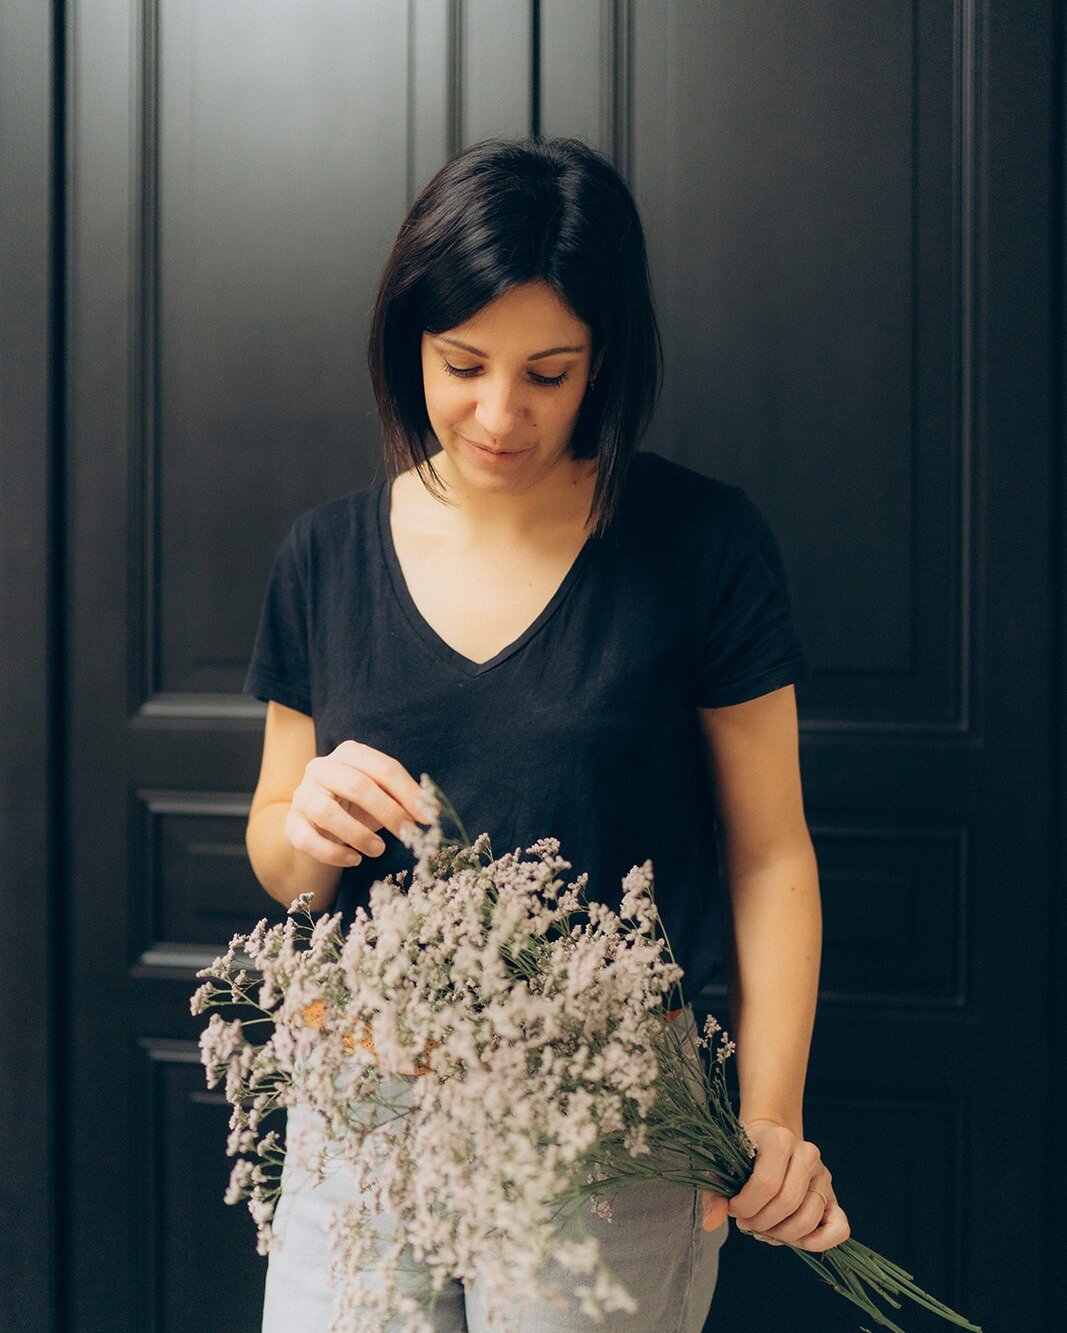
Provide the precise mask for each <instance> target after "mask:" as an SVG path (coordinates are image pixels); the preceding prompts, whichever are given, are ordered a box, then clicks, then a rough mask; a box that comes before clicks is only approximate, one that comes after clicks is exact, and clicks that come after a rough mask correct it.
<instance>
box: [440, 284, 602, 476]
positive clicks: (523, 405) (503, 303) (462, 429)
mask: <svg viewBox="0 0 1067 1333" xmlns="http://www.w3.org/2000/svg"><path fill="white" fill-rule="evenodd" d="M591 341H592V340H591V337H590V330H589V328H588V326H587V325H586V324H584V323H583V322H582V321H581V320H580V319H577V318H576V317H575V316H574V315H573V314H572V313H571V312H570V311H569V310H568V309H567V307H566V306H565V305H564V304H563V302H562V301H561V300H560V299H559V297H558V296H557V295H556V293H555V292H554V291H553V290H552V288H551V287H550V286H549V285H548V284H547V283H546V282H542V281H540V280H538V281H536V282H530V283H524V284H523V285H522V286H519V287H512V288H511V289H510V290H509V291H507V292H505V293H504V294H503V295H502V296H498V297H497V298H496V300H495V301H490V303H489V304H488V305H486V306H483V307H482V309H481V310H479V311H478V312H477V314H475V315H474V316H472V317H471V318H470V319H468V320H466V321H465V322H464V323H463V324H458V325H457V326H456V327H455V328H454V329H446V330H445V331H444V332H443V333H438V334H434V333H429V332H424V333H423V335H422V380H423V387H424V390H425V394H426V411H427V414H428V416H429V418H430V425H431V427H432V428H433V432H434V435H435V436H436V437H437V440H438V443H439V444H440V446H441V448H442V449H443V450H444V452H445V454H446V455H447V456H448V460H449V464H450V466H451V468H452V469H454V470H455V472H456V473H457V474H458V475H459V476H460V477H462V479H463V481H464V483H466V484H468V485H471V486H477V487H479V488H482V489H488V490H499V491H510V490H526V489H527V487H529V486H530V485H532V484H533V483H534V482H536V481H538V480H540V479H541V478H542V477H544V476H545V475H546V474H547V473H549V472H550V471H552V470H553V469H554V468H556V467H558V466H560V465H561V464H563V465H565V464H566V462H567V460H569V459H570V457H571V453H570V438H571V433H572V431H573V429H574V423H575V421H576V419H577V417H578V411H579V409H580V408H581V405H582V398H583V396H584V394H585V391H586V384H587V381H588V379H589V375H590V353H591ZM461 344H463V345H462V346H461ZM546 353H547V355H546ZM479 446H484V447H481V448H480V447H479Z"/></svg>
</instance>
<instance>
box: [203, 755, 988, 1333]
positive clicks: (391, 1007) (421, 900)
mask: <svg viewBox="0 0 1067 1333" xmlns="http://www.w3.org/2000/svg"><path fill="white" fill-rule="evenodd" d="M422 786H423V790H424V791H425V792H426V794H427V796H428V797H429V798H430V799H431V803H432V805H433V807H434V808H436V809H437V810H438V817H437V818H436V819H435V820H434V822H433V823H432V824H431V826H430V827H429V828H427V829H425V830H420V829H417V828H415V829H412V830H411V832H410V834H409V835H408V836H407V838H406V842H407V845H408V846H409V847H411V849H412V850H413V852H414V854H415V856H416V864H415V866H414V869H413V871H412V872H411V880H410V883H407V884H405V883H404V880H405V878H406V875H407V872H401V873H400V874H398V875H396V876H390V877H387V878H386V879H384V880H379V881H378V882H376V883H375V884H374V885H373V886H372V888H371V891H370V911H369V913H368V912H367V911H365V910H364V909H363V908H357V910H356V914H355V921H354V922H353V923H352V925H351V926H350V927H349V929H348V931H347V933H345V932H343V931H342V928H341V924H340V921H341V917H340V914H339V913H337V914H325V915H323V916H320V917H319V919H318V920H317V921H316V920H314V919H313V918H312V916H311V914H310V913H309V911H308V904H309V902H310V898H311V895H310V894H302V895H300V896H299V897H298V898H296V899H295V900H294V902H293V903H292V905H291V906H290V908H289V913H288V918H287V920H286V921H285V922H284V923H282V924H279V925H274V926H270V925H269V923H268V922H267V921H265V920H263V921H260V922H259V923H258V924H257V925H256V926H255V927H254V929H253V930H252V931H251V932H250V933H249V934H247V935H235V936H234V937H233V939H232V940H231V941H230V946H229V949H228V950H227V952H226V954H225V955H223V956H221V957H219V958H217V959H216V960H215V962H214V963H213V964H212V965H211V966H210V967H208V968H205V969H203V970H202V971H201V972H200V973H198V977H202V978H206V980H205V981H204V983H203V984H202V985H201V986H200V987H199V988H198V990H197V991H196V992H195V994H194V995H193V997H192V1000H191V1002H190V1008H191V1010H192V1012H193V1013H194V1014H198V1013H202V1012H204V1011H205V1010H207V1009H209V1008H212V1007H222V1006H232V1005H237V1006H243V1007H247V1008H250V1009H251V1010H253V1011H255V1017H250V1018H246V1019H244V1020H241V1019H234V1020H232V1021H229V1022H227V1021H225V1020H224V1019H223V1018H222V1016H221V1015H220V1014H219V1013H213V1014H212V1015H211V1018H210V1020H209V1022H208V1024H207V1027H206V1028H205V1030H204V1031H203V1032H202V1034H201V1038H200V1048H201V1058H202V1061H203V1064H204V1066H205V1068H206V1071H207V1082H208V1086H209V1087H214V1086H215V1085H216V1084H217V1083H219V1082H220V1081H221V1080H222V1079H225V1089H226V1097H227V1100H228V1101H229V1102H230V1103H231V1104H232V1106H233V1111H232V1115H231V1118H230V1128H231V1134H230V1137H229V1141H228V1143H227V1153H228V1154H229V1155H231V1156H237V1155H238V1154H254V1155H255V1159H258V1160H255V1159H254V1158H253V1157H249V1156H239V1157H238V1160H237V1162H236V1163H235V1165H234V1167H233V1170H232V1173H231V1177H230V1183H229V1188H228V1190H227V1192H226V1196H225V1198H226V1202H228V1203H236V1202H238V1201H239V1200H240V1199H241V1198H247V1199H248V1206H249V1210H250V1212H251V1214H252V1217H253V1219H254V1221H255V1223H256V1226H257V1250H258V1252H259V1253H260V1254H266V1253H268V1252H269V1251H270V1250H271V1249H272V1248H274V1247H275V1246H277V1245H278V1244H280V1243H281V1238H280V1237H279V1236H278V1235H276V1234H275V1233H274V1232H273V1230H272V1225H271V1223H272V1219H273V1216H274V1210H275V1204H276V1202H277V1197H278V1194H279V1192H280V1180H281V1170H282V1165H283V1162H284V1159H285V1153H286V1151H287V1150H289V1151H295V1149H296V1146H297V1145H296V1144H295V1143H294V1142H292V1141H290V1142H289V1143H288V1144H283V1142H282V1140H281V1138H280V1136H279V1135H278V1132H277V1131H276V1130H274V1129H270V1130H267V1131H266V1132H264V1130H263V1128H262V1126H263V1124H264V1122H265V1121H266V1120H267V1119H268V1118H269V1116H270V1115H271V1114H273V1113H274V1112H276V1111H278V1110H280V1109H281V1108H283V1107H286V1108H288V1107H293V1106H296V1105H298V1104H299V1105H302V1106H303V1107H305V1108H312V1109H313V1111H314V1112H315V1113H317V1118H318V1123H319V1124H320V1125H321V1126H322V1134H321V1136H320V1137H319V1139H318V1140H317V1142H318V1145H319V1146H318V1148H317V1151H316V1155H315V1157H314V1159H313V1161H312V1162H311V1164H310V1165H311V1170H312V1175H313V1176H316V1175H317V1177H318V1178H319V1179H321V1178H322V1175H323V1172H324V1169H325V1164H326V1161H327V1158H330V1159H331V1160H332V1159H336V1158H340V1159H342V1160H343V1161H344V1163H345V1164H346V1167H347V1168H348V1170H350V1171H351V1173H352V1176H353V1189H352V1201H351V1202H350V1203H348V1204H346V1205H344V1206H343V1207H341V1208H340V1209H338V1210H336V1212H335V1213H334V1215H333V1217H332V1219H331V1223H330V1245H331V1252H332V1256H333V1257H332V1259H331V1263H330V1270H329V1281H330V1283H331V1284H332V1285H335V1286H337V1287H338V1288H339V1290H338V1293H337V1298H336V1300H335V1304H334V1318H333V1323H332V1324H331V1330H332V1333H340V1331H341V1330H346V1329H351V1328H355V1327H359V1328H361V1329H365V1330H373V1329H377V1328H384V1327H385V1326H386V1323H387V1321H388V1320H389V1319H395V1318H396V1316H397V1315H400V1316H402V1317H403V1318H404V1319H405V1321H406V1322H405V1327H406V1328H407V1329H409V1330H411V1331H412V1333H416V1331H417V1333H421V1330H428V1329H430V1328H431V1324H430V1322H429V1319H428V1316H429V1315H431V1314H432V1311H433V1307H434V1303H435V1301H436V1297H437V1294H438V1293H439V1292H440V1290H441V1289H442V1288H443V1286H444V1284H445V1282H446V1281H447V1280H449V1279H450V1278H462V1279H472V1278H473V1277H474V1276H475V1275H476V1274H480V1275H481V1277H482V1279H483V1283H484V1285H485V1291H486V1302H487V1308H488V1312H489V1315H490V1317H491V1318H492V1317H493V1314H494V1313H497V1314H503V1313H504V1311H505V1310H506V1309H507V1308H508V1307H509V1306H514V1305H515V1304H516V1303H518V1302H520V1301H525V1300H534V1299H539V1300H543V1301H546V1302H548V1303H550V1304H554V1305H557V1306H558V1305H560V1304H563V1303H564V1301H565V1298H564V1296H563V1294H562V1292H561V1291H560V1289H559V1288H558V1287H557V1286H556V1285H554V1284H553V1283H552V1282H550V1281H549V1280H548V1278H547V1276H546V1263H547V1261H548V1259H549V1257H553V1258H554V1259H555V1261H556V1263H557V1264H560V1265H562V1266H563V1267H564V1268H565V1269H567V1270H569V1271H571V1272H574V1273H577V1274H579V1275H582V1276H584V1277H585V1278H586V1280H584V1281H583V1282H582V1283H580V1284H579V1285H577V1286H576V1287H575V1295H576V1296H577V1298H578V1300H579V1301H580V1304H581V1307H582V1310H583V1311H584V1313H585V1314H586V1315H588V1316H589V1317H590V1318H591V1319H593V1320H594V1321H599V1320H600V1319H601V1318H602V1317H603V1314H604V1313H605V1312H608V1311H611V1310H628V1311H633V1310H634V1309H635V1308H636V1306H635V1302H634V1300H633V1298H632V1296H631V1295H630V1293H629V1292H628V1291H627V1290H626V1288H625V1286H624V1285H623V1283H622V1282H621V1281H620V1279H619V1277H618V1275H616V1274H614V1273H612V1272H610V1271H609V1270H608V1268H607V1267H606V1265H605V1264H604V1263H603V1261H602V1259H601V1257H600V1254H599V1248H598V1244H597V1241H596V1239H595V1238H594V1237H591V1236H589V1235H588V1234H587V1233H586V1232H585V1229H584V1227H583V1225H582V1214H583V1209H584V1208H588V1207H592V1208H593V1209H595V1210H596V1211H597V1212H598V1213H600V1214H601V1215H602V1216H605V1217H608V1218H610V1216H611V1198H612V1197H613V1196H614V1194H615V1193H616V1192H617V1191H618V1190H620V1189H623V1188H625V1187H626V1186H628V1185H632V1184H635V1183H637V1182H640V1181H642V1180H647V1179H649V1178H656V1179H660V1180H664V1179H666V1180H671V1181H675V1182H677V1183H679V1184H682V1185H688V1186H692V1187H696V1188H700V1189H704V1190H710V1191H712V1192H715V1193H718V1194H721V1195H724V1196H727V1197H731V1196H733V1195H734V1194H736V1193H737V1192H738V1191H739V1190H740V1188H741V1186H742V1185H743V1184H744V1182H745V1181H746V1180H747V1179H748V1176H749V1174H750V1173H751V1170H752V1164H753V1158H754V1156H755V1148H754V1146H753V1144H752V1142H751V1140H750V1139H749V1138H748V1136H747V1134H746V1133H745V1130H744V1128H743V1127H742V1125H741V1124H740V1122H739V1121H738V1120H737V1118H736V1116H735V1114H734V1111H733V1108H732V1106H731V1103H730V1097H729V1094H728V1091H727V1088H726V1083H725V1074H724V1064H725V1061H726V1060H727V1058H728V1057H729V1056H730V1054H731V1053H732V1052H733V1049H734V1045H733V1043H732V1042H731V1041H729V1039H728V1037H727V1034H726V1033H725V1032H724V1031H723V1030H722V1029H721V1028H720V1027H719V1025H718V1023H717V1022H716V1021H715V1020H714V1018H712V1017H710V1016H709V1018H708V1020H707V1022H706V1024H705V1026H704V1031H703V1035H700V1036H698V1037H697V1039H696V1041H697V1047H696V1048H694V1047H693V1046H692V1045H691V1044H690V1043H688V1042H686V1041H685V1040H684V1038H683V1036H682V1034H681V1032H680V1031H679V1025H677V1024H675V1023H672V1022H670V1021H667V1018H668V1016H667V1013H666V997H667V996H668V995H669V994H671V993H672V992H676V994H677V999H678V1002H679V1004H681V993H680V991H677V986H678V983H679V982H680V980H681V977H682V969H681V968H680V967H679V966H678V965H677V963H676V962H675V961H674V955H673V953H672V951H671V949H670V943H669V941H668V940H667V939H666V937H665V935H664V934H663V932H662V928H661V923H660V921H659V916H658V913H657V910H656V905H655V899H654V894H653V878H652V865H651V862H647V861H646V862H645V864H644V865H642V866H635V867H634V868H633V869H632V870H631V871H630V872H629V873H628V874H627V875H626V877H625V878H624V879H623V882H622V888H623V894H622V901H621V904H620V907H619V910H618V912H615V911H613V910H611V909H610V908H609V907H607V906H606V905H605V904H603V903H600V902H597V901H590V900H589V899H588V898H587V896H586V894H585V892H584V890H585V887H586V884H587V882H588V877H587V876H586V875H584V874H582V875H579V876H578V877H577V879H576V880H574V881H573V882H570V883H567V884H564V881H563V880H562V879H561V878H560V877H559V872H561V871H563V870H566V869H569V868H570V863H569V862H568V861H565V860H564V859H563V858H562V857H561V856H560V854H559V843H558V841H557V840H556V839H553V838H548V837H546V838H542V839H541V840H540V841H538V842H536V843H535V844H534V845H533V846H531V847H528V848H527V849H526V857H527V858H530V859H523V857H522V856H520V854H519V850H518V849H516V850H515V851H514V852H509V853H506V854H505V855H503V856H500V857H498V858H495V859H494V857H493V854H492V849H491V847H490V844H489V838H488V836H487V835H486V834H484V833H483V834H481V835H480V836H479V837H477V838H476V839H475V840H474V841H473V843H472V842H470V841H469V839H468V838H467V835H466V833H465V831H464V830H463V828H462V824H461V823H460V822H459V819H458V816H456V814H455V811H453V810H452V809H451V807H450V806H449V805H448V803H447V801H446V800H445V798H444V797H443V795H442V793H441V792H440V791H439V790H438V789H437V788H436V787H435V786H434V784H433V783H432V782H431V781H430V779H429V778H428V777H427V776H426V775H425V774H423V775H422ZM442 806H444V807H446V808H447V810H448V813H449V815H450V817H451V818H452V820H453V821H454V822H455V824H456V826H457V828H458V829H459V831H460V833H461V835H462V836H461V840H454V839H446V838H445V837H444V836H443V833H442V829H441V823H440V810H441V807H442ZM238 950H242V951H243V953H244V955H245V957H246V958H247V960H248V964H249V966H248V967H246V966H242V965H241V961H240V960H239V959H238V953H237V951H238ZM219 983H221V984H219ZM257 1024H268V1025H270V1029H271V1031H270V1036H269V1037H268V1038H267V1039H266V1040H263V1041H260V1042H257V1041H256V1040H255V1039H254V1037H253V1036H252V1033H253V1032H254V1031H255V1025H257ZM713 1045H714V1046H715V1047H716V1049H714V1053H713V1054H712V1049H713ZM699 1048H704V1049H706V1050H707V1051H708V1052H709V1055H708V1058H707V1059H705V1058H704V1057H702V1055H701V1051H700V1049H699ZM383 1214H388V1215H390V1216H391V1218H392V1220H393V1222H394V1229H393V1230H392V1231H391V1233H390V1234H389V1235H388V1237H387V1238H385V1241H384V1243H383V1237H382V1236H381V1235H380V1234H379V1232H378V1231H377V1230H376V1226H375V1223H376V1219H377V1218H379V1217H380V1216H381V1215H383ZM565 1228H566V1229H567V1236H566V1238H564V1235H563V1233H564V1229H565ZM789 1248H791V1249H795V1251H796V1253H797V1254H799V1255H800V1257H801V1258H802V1259H803V1260H804V1261H805V1262H806V1263H807V1264H809V1265H810V1266H811V1267H812V1268H813V1269H814V1270H815V1271H816V1272H817V1273H818V1274H819V1276H820V1277H822V1278H824V1279H825V1280H826V1281H827V1282H829V1283H831V1284H832V1285H833V1287H834V1289H835V1290H836V1291H838V1292H840V1293H841V1294H842V1295H843V1296H845V1297H847V1298H848V1299H849V1300H851V1301H853V1302H854V1303H855V1304H856V1305H858V1306H859V1307H860V1308H861V1309H862V1310H864V1311H865V1313H867V1314H868V1315H870V1316H871V1318H873V1319H874V1320H875V1321H876V1322H877V1323H878V1324H880V1325H882V1326H883V1327H885V1328H889V1329H895V1330H897V1333H902V1330H901V1329H900V1328H899V1326H898V1325H897V1324H896V1323H894V1322H893V1321H892V1319H890V1318H889V1317H888V1316H887V1315H886V1314H884V1313H883V1312H882V1311H881V1310H880V1309H879V1308H878V1307H877V1306H876V1305H875V1303H874V1299H873V1298H874V1297H875V1296H878V1297H881V1298H882V1299H884V1300H885V1301H886V1302H888V1303H889V1304H890V1305H892V1306H894V1307H896V1308H897V1309H899V1308H900V1301H899V1300H898V1299H896V1298H897V1297H898V1296H906V1297H908V1298H909V1299H911V1300H913V1301H915V1302H917V1303H918V1304H920V1305H922V1306H924V1307H926V1308H927V1309H929V1310H932V1311H934V1312H935V1313H937V1314H939V1315H941V1316H942V1317H943V1318H945V1319H946V1320H948V1321H949V1322H951V1323H953V1324H955V1325H957V1326H959V1327H962V1328H966V1329H971V1330H974V1333H980V1330H979V1329H978V1328H977V1326H976V1325H974V1324H971V1323H969V1322H968V1321H967V1320H966V1319H964V1318H963V1317H962V1316H960V1315H958V1314H956V1313H955V1312H954V1311H952V1310H950V1309H949V1308H948V1307H947V1306H945V1305H943V1304H941V1303H940V1302H939V1301H937V1300H935V1299H934V1298H933V1297H932V1296H930V1295H928V1294H927V1293H926V1292H924V1291H922V1290H921V1289H920V1288H919V1287H917V1286H916V1285H915V1283H914V1282H913V1281H912V1278H911V1275H910V1274H909V1273H906V1272H905V1271H904V1270H903V1269H901V1268H899V1267H897V1266H896V1265H895V1264H893V1263H891V1262H890V1261H889V1260H888V1259H885V1258H883V1257H882V1256H881V1255H878V1254H876V1253H875V1252H874V1251H872V1250H870V1249H869V1248H868V1247H867V1246H865V1245H862V1244H861V1243H860V1242H859V1241H857V1240H855V1239H854V1238H852V1237H849V1238H848V1239H847V1240H846V1241H844V1242H843V1243H842V1244H840V1245H837V1246H835V1247H833V1248H832V1249H829V1250H827V1251H824V1252H822V1253H821V1254H817V1255H816V1254H812V1253H809V1252H808V1251H805V1250H801V1249H799V1248H797V1247H793V1246H790V1247H789ZM405 1259H408V1260H410V1259H414V1261H415V1263H416V1264H422V1265H423V1269H422V1271H423V1273H424V1275H425V1285H424V1289H423V1290H422V1291H421V1292H419V1293H418V1296H417V1297H416V1295H413V1294H412V1289H411V1288H410V1287H408V1288H405V1289H403V1290H402V1289H401V1288H400V1286H399V1284H398V1283H397V1282H396V1277H397V1274H398V1272H399V1271H400V1268H401V1265H402V1263H403V1262H404V1260H405ZM372 1278H373V1280H371V1279H372Z"/></svg>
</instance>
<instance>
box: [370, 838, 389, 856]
mask: <svg viewBox="0 0 1067 1333" xmlns="http://www.w3.org/2000/svg"><path fill="white" fill-rule="evenodd" d="M370 849H371V852H372V853H373V854H374V855H375V856H380V855H381V853H382V852H384V851H385V843H384V842H382V840H381V838H371V840H370Z"/></svg>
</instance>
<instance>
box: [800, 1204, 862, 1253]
mask: <svg viewBox="0 0 1067 1333" xmlns="http://www.w3.org/2000/svg"><path fill="white" fill-rule="evenodd" d="M851 1235H852V1228H851V1226H850V1225H849V1221H848V1217H847V1216H846V1215H845V1210H844V1209H843V1208H842V1207H841V1205H840V1204H839V1203H838V1202H837V1200H836V1199H831V1200H830V1206H829V1207H828V1208H827V1210H826V1212H825V1213H824V1214H823V1217H822V1221H821V1222H820V1223H819V1224H818V1226H816V1228H815V1230H814V1231H812V1232H811V1233H810V1234H809V1235H807V1236H802V1237H801V1239H800V1240H798V1241H794V1242H793V1243H794V1244H795V1245H796V1246H797V1248H798V1249H801V1250H810V1251H811V1252H812V1253H819V1252H820V1251H822V1250H831V1249H833V1247H834V1246H835V1245H840V1244H841V1242H842V1241H846V1240H848V1238H849V1236H851Z"/></svg>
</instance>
